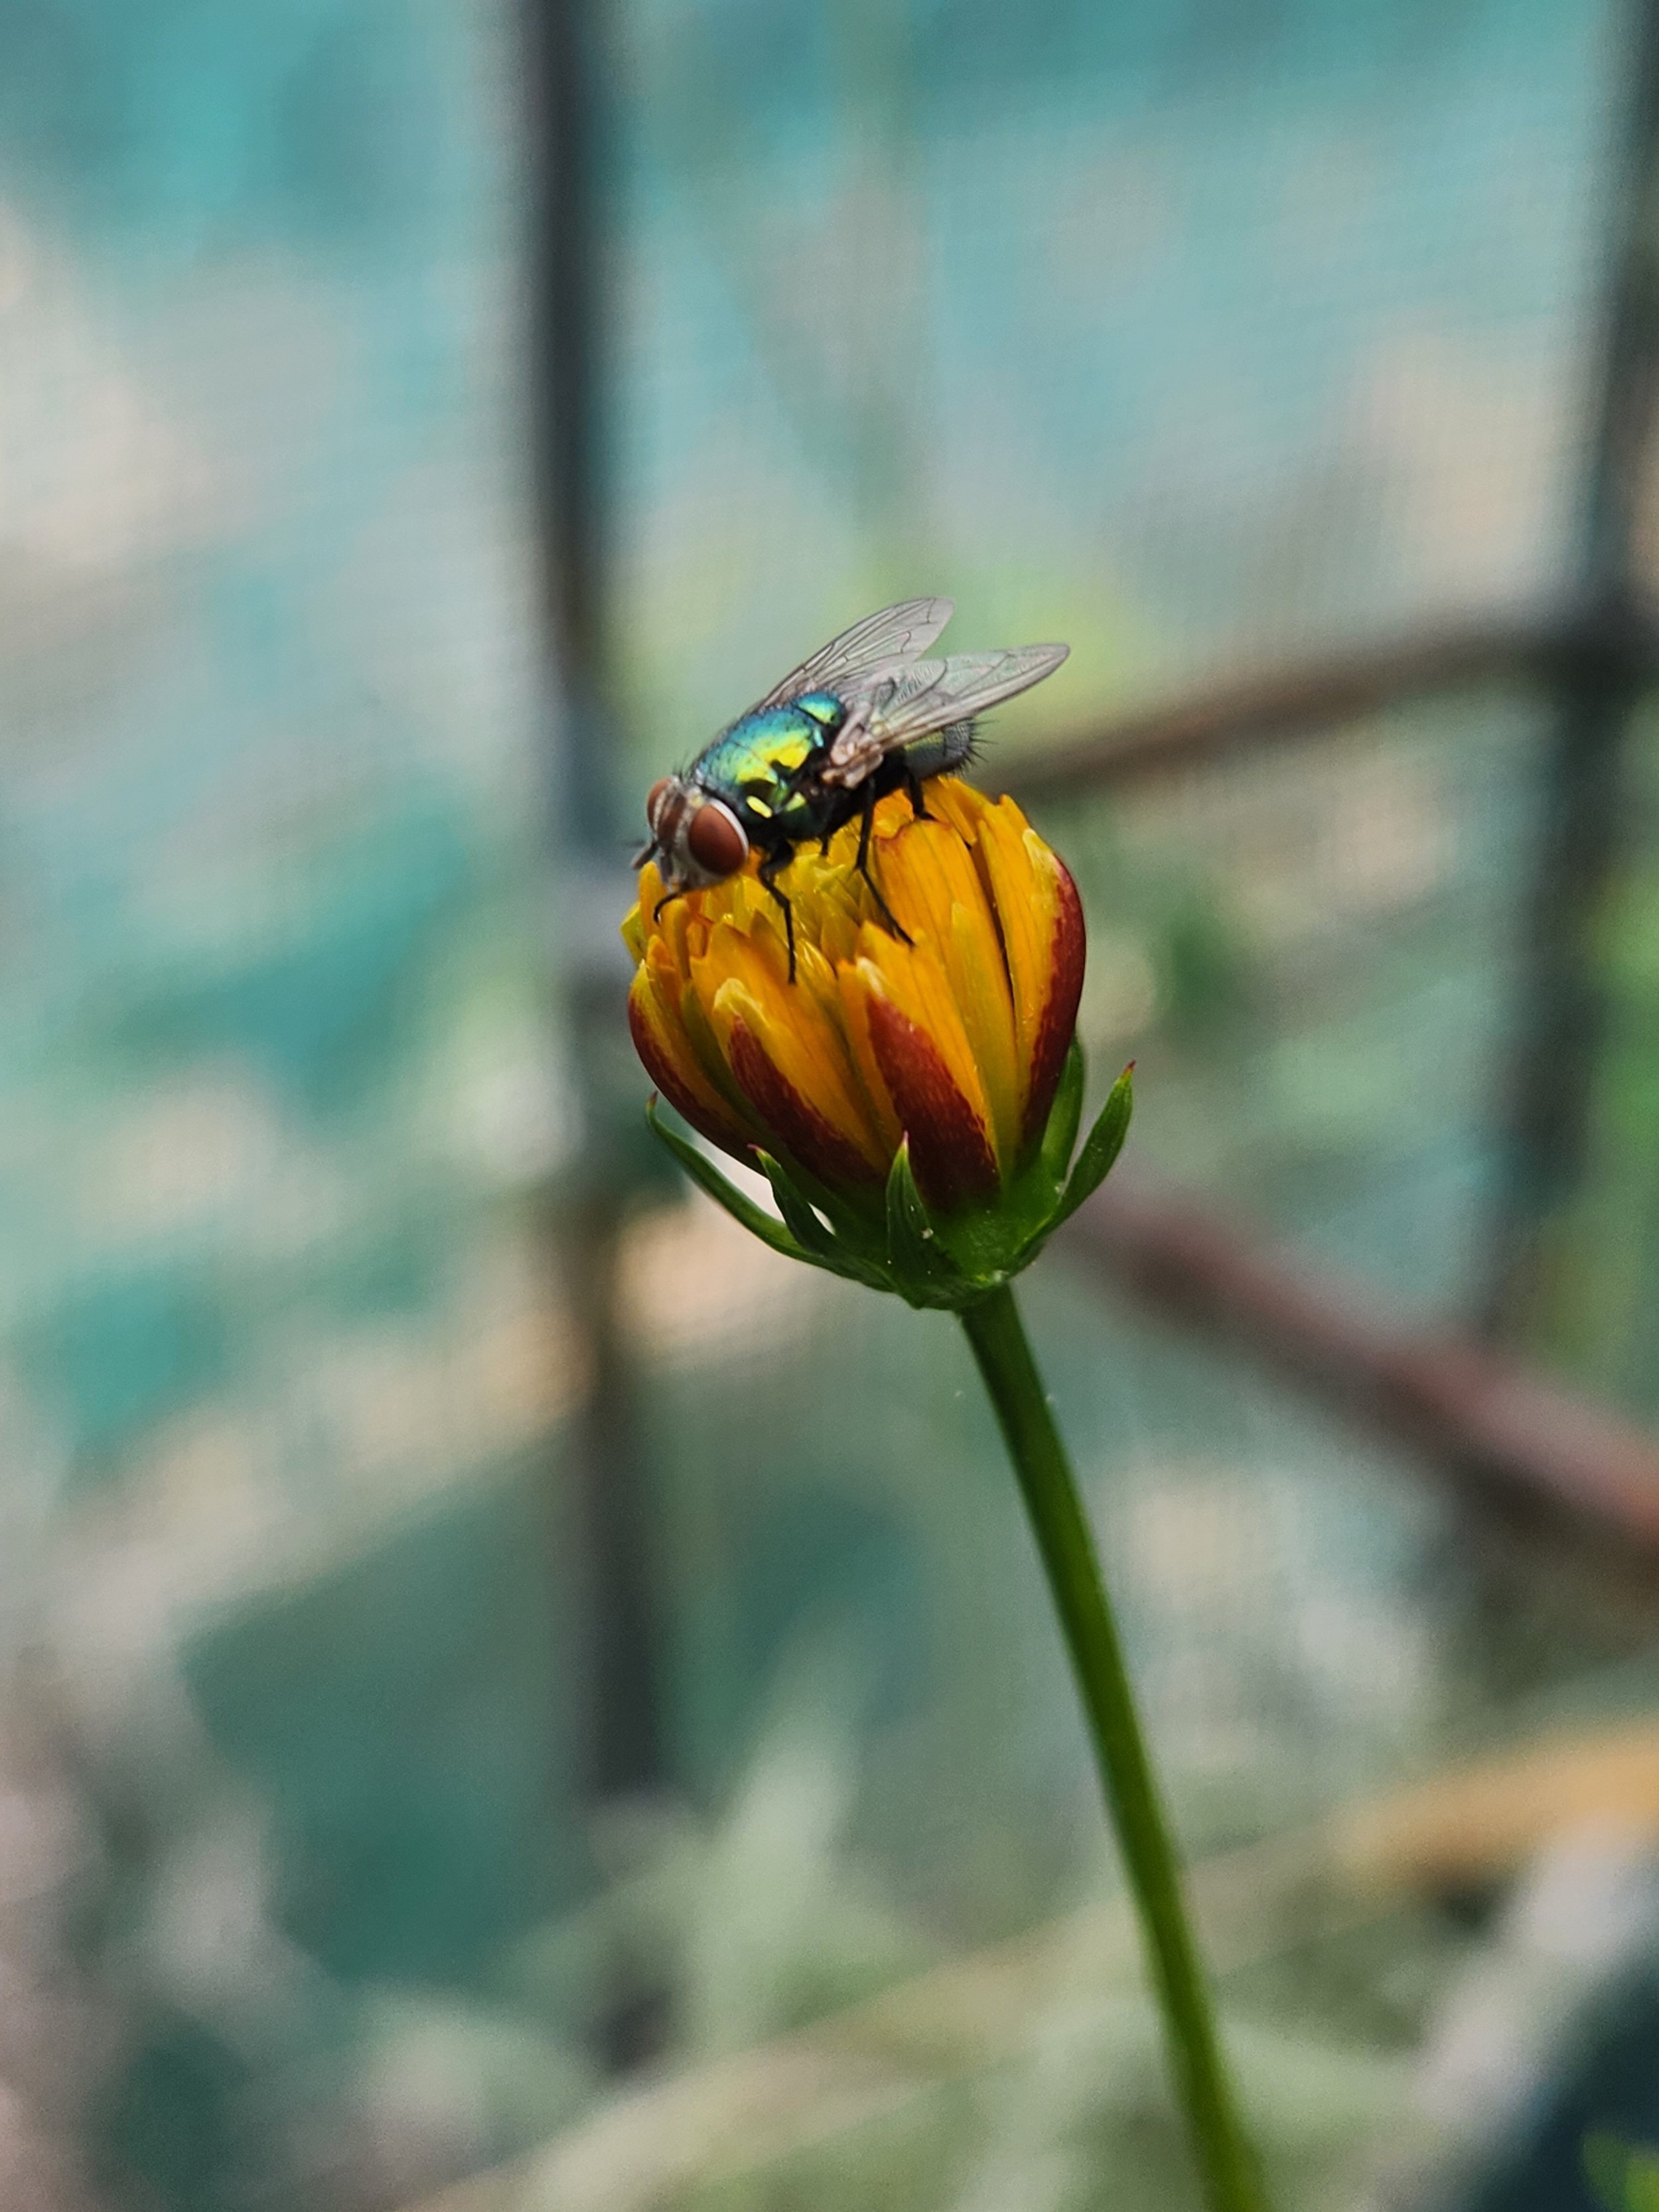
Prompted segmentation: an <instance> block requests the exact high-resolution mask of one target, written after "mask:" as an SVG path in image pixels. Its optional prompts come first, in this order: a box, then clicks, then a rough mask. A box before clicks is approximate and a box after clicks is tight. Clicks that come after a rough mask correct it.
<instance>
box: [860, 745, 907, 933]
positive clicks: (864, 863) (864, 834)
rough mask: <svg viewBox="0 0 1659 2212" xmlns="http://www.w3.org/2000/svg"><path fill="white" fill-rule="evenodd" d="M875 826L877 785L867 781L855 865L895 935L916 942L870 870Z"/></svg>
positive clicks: (878, 910) (884, 919)
mask: <svg viewBox="0 0 1659 2212" xmlns="http://www.w3.org/2000/svg"><path fill="white" fill-rule="evenodd" d="M875 826H876V787H875V785H874V784H873V783H866V785H865V787H864V811H863V812H862V814H861V815H860V817H859V856H858V858H857V860H854V863H853V866H854V870H855V871H856V872H857V873H858V874H860V876H862V877H863V878H864V880H865V882H866V884H869V886H870V896H871V897H872V899H874V901H875V902H876V911H877V913H878V914H879V915H880V916H881V918H882V920H883V921H884V922H885V923H886V924H887V927H889V929H890V930H891V931H892V933H893V934H894V936H895V937H896V938H898V939H901V940H902V942H903V943H904V944H906V945H911V944H914V943H915V939H914V938H912V936H911V934H910V933H909V931H908V929H906V928H905V927H904V925H903V923H902V921H900V920H899V918H898V916H897V915H896V914H895V913H894V912H893V909H892V908H891V907H890V906H889V905H888V903H887V902H886V900H885V899H884V897H883V896H882V895H881V885H880V884H878V882H877V881H876V879H875V878H874V877H873V876H872V874H871V872H870V833H871V831H872V829H874V828H875Z"/></svg>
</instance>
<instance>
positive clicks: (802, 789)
mask: <svg viewBox="0 0 1659 2212" xmlns="http://www.w3.org/2000/svg"><path fill="white" fill-rule="evenodd" d="M843 719H844V715H843V710H842V706H841V702H840V701H839V700H836V699H832V698H831V697H829V695H828V694H827V693H825V694H812V695H811V696H808V697H807V698H805V699H795V700H791V701H790V702H789V703H788V704H787V706H781V707H767V708H762V709H761V710H760V711H759V712H758V713H757V714H745V715H744V718H743V720H741V721H740V722H734V723H733V724H732V727H731V728H730V729H729V730H726V731H723V732H721V734H720V736H719V737H718V738H715V740H714V744H712V745H710V746H709V747H708V750H707V751H706V752H704V753H702V755H701V756H700V757H698V759H697V761H696V763H695V765H694V766H693V768H692V769H691V772H690V779H689V781H690V782H691V783H693V784H694V785H696V787H698V788H700V789H701V790H702V791H704V792H706V793H708V794H709V796H710V797H712V798H714V799H719V800H720V801H722V802H723V803H724V804H725V805H726V806H728V807H730V808H731V810H732V813H733V814H734V815H735V816H736V817H737V818H738V821H739V822H740V823H742V824H743V827H744V833H745V834H746V835H747V836H750V838H752V839H754V840H756V841H757V842H761V843H766V842H777V841H778V840H779V839H781V838H782V837H787V836H790V835H792V834H793V833H794V832H795V831H796V830H798V829H801V828H803V827H805V825H806V824H808V823H810V822H811V818H812V802H811V779H810V778H808V779H805V781H804V780H803V777H802V774H801V771H802V770H803V769H807V768H809V767H810V765H811V763H812V762H813V761H814V760H815V759H816V758H817V757H821V756H823V754H824V753H825V752H826V750H827V748H828V746H829V741H830V738H831V737H832V736H833V734H834V732H835V731H836V729H838V728H839V727H840V726H841V723H842V720H843Z"/></svg>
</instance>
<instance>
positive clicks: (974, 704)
mask: <svg viewBox="0 0 1659 2212" xmlns="http://www.w3.org/2000/svg"><path fill="white" fill-rule="evenodd" d="M1070 651H1071V647H1069V646H1066V645H1017V646H1013V647H1010V648H1009V650H1008V651H1007V652H1006V653H952V654H951V658H950V659H948V660H912V661H909V662H907V663H906V664H905V665H902V666H901V667H897V668H891V667H890V668H884V669H878V670H875V671H872V674H871V675H870V676H869V677H868V678H866V680H865V681H864V682H863V683H862V684H857V685H854V688H853V692H852V695H851V696H850V697H848V705H849V706H852V705H857V704H859V703H860V702H862V701H867V702H868V705H869V712H870V729H871V733H872V736H873V737H875V738H877V739H878V742H879V744H880V745H881V749H882V750H883V751H884V752H890V751H891V750H893V748H894V746H895V745H907V744H911V743H912V742H913V741H914V740H915V738H926V737H931V736H932V735H933V732H934V731H935V730H943V729H945V728H947V727H948V726H949V725H950V724H951V723H952V722H966V721H969V720H971V719H972V718H973V716H974V715H975V714H983V713H984V712H985V709H986V708H987V707H997V706H1000V705H1001V703H1002V702H1003V701H1004V700H1005V699H1012V698H1013V697H1014V696H1015V695H1016V693H1018V692H1020V691H1029V690H1030V688H1031V686H1032V684H1041V683H1042V679H1043V678H1044V677H1045V676H1052V675H1053V674H1054V671H1055V669H1057V668H1058V667H1059V665H1060V662H1061V661H1062V660H1064V659H1065V658H1066V654H1067V653H1069V652H1070ZM843 696H845V695H843Z"/></svg>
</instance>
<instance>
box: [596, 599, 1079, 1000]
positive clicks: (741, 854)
mask: <svg viewBox="0 0 1659 2212" xmlns="http://www.w3.org/2000/svg"><path fill="white" fill-rule="evenodd" d="M950 619H951V601H950V600H949V599H905V600H903V601H902V603H901V604H900V605H897V606H896V607H884V608H883V609H882V611H881V612H880V613H879V614H873V615H866V617H865V618H864V620H863V621H862V622H861V623H854V626H853V628H852V629H848V630H843V631H842V634H841V635H840V636H839V637H836V638H831V640H830V641H829V644H828V645H825V646H820V647H819V648H818V650H817V652H816V653H814V654H813V655H812V657H811V659H810V660H804V661H802V663H801V665H800V666H799V668H793V669H791V670H790V671H789V673H788V675H787V676H786V677H785V678H783V679H782V681H781V683H778V684H774V685H773V687H772V689H771V690H769V692H768V693H767V695H766V696H765V697H764V698H763V699H761V700H758V701H757V702H756V704H755V705H754V706H752V707H751V708H750V709H749V711H748V713H747V714H742V715H739V716H738V720H736V721H735V722H733V723H732V725H731V726H730V727H729V728H727V729H725V730H722V731H721V732H720V735H719V737H717V738H715V739H714V743H713V744H710V745H707V746H705V747H704V749H703V750H702V752H700V753H699V754H698V756H697V757H696V760H695V761H693V762H692V763H691V765H690V768H689V769H686V770H685V771H684V773H683V774H682V775H666V776H664V777H663V778H662V780H661V781H659V782H658V783H654V784H653V786H652V787H651V790H650V793H649V794H648V795H647V799H646V802H645V818H646V822H647V826H648V828H649V829H650V832H651V835H650V837H649V839H648V840H647V843H646V844H645V846H644V848H643V849H642V850H641V852H640V853H639V854H637V855H636V857H635V863H634V865H635V867H643V866H645V863H646V862H647V860H655V861H656V863H657V866H658V870H659V873H660V875H661V877H662V881H663V896H662V897H661V899H659V901H658V911H659V913H660V911H661V910H662V908H663V907H664V906H665V905H666V904H667V902H668V901H669V900H670V899H673V898H680V897H683V896H684V894H685V893H686V892H687V891H690V890H707V889H708V886H709V885H710V884H717V883H720V882H723V881H724V880H725V878H726V877H727V876H731V875H735V874H736V872H737V871H738V869H739V868H740V867H742V866H743V865H744V862H745V861H746V860H748V858H749V855H750V853H751V852H757V853H758V854H760V855H761V863H760V868H759V871H758V873H759V877H760V880H761V882H762V883H763V884H765V886H766V888H767V890H769V892H770V893H771V895H772V896H773V898H774V899H775V900H776V902H777V903H778V905H779V906H780V907H781V908H782V909H783V926H784V933H785V937H786V939H787V943H788V947H789V980H790V981H791V982H792V983H793V981H794V980H795V922H794V915H793V911H792V909H791V907H790V903H789V901H788V899H787V897H786V896H784V894H783V892H782V891H781V890H779V888H778V878H779V877H780V876H781V874H782V872H783V871H784V870H785V869H786V868H787V866H788V865H789V863H790V862H791V860H793V859H794V857H795V854H796V852H797V851H798V850H799V848H800V847H801V846H803V845H810V844H812V843H814V842H816V843H817V847H818V848H819V850H820V851H821V852H827V851H828V849H829V840H830V839H831V838H832V837H833V836H835V834H836V831H837V830H838V829H842V828H843V827H844V826H845V825H846V824H847V823H849V822H852V821H854V820H855V819H856V821H857V822H858V823H859V850H858V858H857V860H855V861H854V864H853V865H854V867H855V868H856V869H857V870H858V872H859V873H860V875H861V876H862V877H863V878H864V880H865V882H866V884H869V886H870V893H871V896H872V898H873V899H874V901H875V902H876V908H877V911H878V913H879V914H880V915H881V918H882V920H883V921H884V922H885V923H886V925H887V927H889V929H890V930H891V931H892V932H893V933H894V934H895V936H896V937H902V938H903V939H904V940H905V942H906V943H907V944H908V942H909V939H908V936H907V935H906V933H905V932H904V930H903V929H902V928H901V927H900V926H899V923H898V921H896V918H895V917H894V915H893V914H892V911H891V909H890V908H889V906H888V904H887V902H886V900H885V899H884V897H883V896H882V895H881V888H880V886H879V884H878V883H877V882H876V879H875V878H874V877H873V876H872V874H871V872H870V836H871V831H872V827H873V825H874V822H875V814H876V802H877V801H878V799H884V798H885V797H886V795H887V793H889V792H891V791H903V792H905V793H907V794H908V798H909V801H910V810H911V812H912V813H913V814H914V815H915V817H917V818H918V819H926V817H927V799H926V797H925V795H924V793H923V788H922V787H923V786H924V785H925V784H926V783H927V780H928V779H929V777H931V776H935V775H948V774H950V773H951V771H952V770H954V769H960V768H963V767H965V766H966V764H967V763H968V761H969V758H970V757H971V756H972V753H973V749H974V717H975V714H982V713H983V712H984V711H985V709H986V708H987V707H995V706H999V705H1000V703H1001V702H1002V701H1003V700H1005V699H1012V697H1013V696H1015V694H1016V693H1017V692H1020V691H1025V690H1030V687H1031V685H1032V684H1040V683H1041V682H1042V679H1043V678H1044V677H1045V676H1051V675H1053V673H1054V670H1055V669H1056V668H1058V667H1059V665H1060V662H1061V661H1062V660H1064V659H1065V658H1066V653H1068V651H1069V650H1070V647H1066V646H1064V645H1019V646H1014V647H1010V648H1009V649H1008V650H1006V652H1002V653H952V654H951V655H950V656H949V657H948V658H946V659H938V660H927V659H923V658H922V655H924V654H925V653H927V648H928V647H929V646H930V645H932V644H933V641H934V640H935V638H937V637H938V636H939V632H940V631H941V630H942V629H944V628H945V623H948V622H949V621H950Z"/></svg>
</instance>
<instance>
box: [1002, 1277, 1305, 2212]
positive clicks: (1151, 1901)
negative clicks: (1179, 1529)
mask: <svg viewBox="0 0 1659 2212" xmlns="http://www.w3.org/2000/svg"><path fill="white" fill-rule="evenodd" d="M962 1325H963V1328H965V1329H966V1330H967V1332H968V1341H969V1344H970V1345H972V1346H973V1348H974V1357H975V1359H976V1360H977V1361H978V1362H979V1371H980V1373H981V1375H982V1376H984V1378H985V1387H986V1389H987V1390H988V1391H989V1392H990V1394H991V1402H992V1404H993V1405H994V1407H995V1408H996V1416H997V1419H998V1421H999V1423H1000V1425H1001V1429H1002V1433H1003V1436H1004V1437H1005V1438H1006V1442H1007V1445H1008V1451H1009V1455H1010V1457H1011V1458H1012V1461H1013V1462H1014V1471H1015V1473H1016V1474H1018V1477H1019V1486H1020V1488H1021V1490H1022V1491H1023V1492H1024V1497H1025V1510H1026V1511H1027V1512H1028V1513H1029V1515H1030V1521H1031V1528H1032V1530H1033V1532H1034V1534H1036V1541H1037V1549H1038V1550H1039V1551H1040V1552H1041V1553H1042V1564H1043V1567H1044V1569H1045V1570H1046V1571H1047V1573H1048V1587H1049V1589H1051V1590H1052V1592H1053V1593H1054V1605H1055V1608H1056V1610H1057V1611H1058V1613H1059V1614H1060V1626H1061V1629H1062V1630H1063V1631H1064V1633H1065V1637H1066V1645H1067V1648H1068V1649H1069V1650H1070V1652H1071V1656H1072V1666H1073V1671H1074V1672H1075V1674H1076V1676H1077V1682H1078V1687H1079V1690H1080V1691H1081V1692H1082V1695H1083V1704H1084V1709H1085V1712H1086V1713H1087V1715H1088V1719H1089V1732H1090V1734H1091V1736H1092V1737H1093V1738H1094V1746H1095V1756H1096V1759H1097V1762H1098V1764H1099V1767H1100V1777H1101V1781H1102V1783H1103V1785H1104V1788H1105V1792H1106V1803H1107V1807H1108V1809H1109V1812H1110V1814H1111V1816H1112V1825H1113V1826H1114V1827H1115V1830H1116V1832H1117V1840H1118V1844H1119V1848H1120V1849H1121V1851H1122V1853H1123V1857H1124V1862H1125V1864H1126V1865H1127V1869H1128V1875H1129V1886H1130V1887H1131V1889H1132V1890H1133V1893H1134V1900H1135V1908H1136V1910H1137V1911H1138V1912H1139V1916H1140V1925H1141V1931H1142V1934H1143V1936H1145V1938H1146V1948H1147V1952H1148V1954H1149V1958H1150V1960H1151V1964H1152V1972H1153V1976H1154V1978H1155V1981H1156V1984H1157V1987H1158V1995H1159V1997H1160V1999H1161V2001H1162V2008H1163V2014H1164V2033H1165V2035H1166V2037H1167V2039H1168V2043H1169V2048H1170V2060H1171V2063H1172V2064H1173V2066H1174V2069H1175V2073H1176V2081H1177V2082H1178V2083H1179V2086H1180V2089H1181V2093H1182V2100H1183V2102H1184V2103H1185V2106H1186V2109H1187V2118H1188V2122H1189V2124H1190V2125H1191V2128H1192V2133H1193V2141H1194V2150H1195V2152H1196V2154H1197V2158H1198V2162H1199V2166H1200V2170H1201V2172H1202V2173H1203V2178H1204V2185H1205V2191H1206V2196H1207V2197H1208V2200H1209V2203H1210V2204H1211V2206H1212V2208H1213V2212H1263V2207H1264V2204H1265V2199H1264V2198H1263V2197H1262V2194H1261V2183H1260V2181H1259V2179H1258V2177H1257V2172H1256V2165H1255V2157H1254V2156H1253V2154H1252V2153H1251V2150H1250V2147H1249V2143H1248V2142H1246V2140H1245V2136H1244V2131H1243V2126H1242V2125H1241V2124H1240V2120H1239V2117H1238V2112H1237V2106H1236V2104H1235V2102H1234V2098H1233V2090H1232V2085H1231V2082H1230V2081H1229V2080H1228V2077H1227V2069H1226V2063H1225V2059H1224V2058H1223V2057H1222V2054H1221V2045H1220V2041H1219V2039H1218V2036H1217V2033H1216V2027H1215V2016H1214V2013H1213V2011H1212V2007H1211V2002H1210V1994H1209V1990H1208V1989H1207V1988H1206V1984H1205V1981H1204V1975H1203V1971H1202V1969H1201V1968H1200V1965H1199V1960H1198V1950H1197V1947H1196V1945H1195V1944H1194V1941H1193V1933H1192V1929H1191V1928H1190V1927H1189V1926H1188V1920H1187V1911H1186V1907H1185V1905H1183V1904H1182V1896H1181V1882H1180V1877H1179V1875H1178V1873H1177V1870H1176V1854H1175V1847H1174V1844H1172V1842H1171V1840H1170V1828H1169V1822H1168V1820H1167V1819H1166V1817H1165V1815H1164V1808H1163V1805H1162V1804H1161V1802H1159V1798H1158V1784H1157V1783H1156V1781H1155V1780H1154V1779H1153V1776H1152V1762H1151V1760H1150V1759H1149V1758H1148V1757H1147V1754H1146V1741H1145V1739H1144V1737H1143V1736H1142V1735H1141V1732H1140V1722H1139V1717H1138V1716H1137V1714H1136V1711H1135V1703H1134V1692H1133V1690H1132V1689H1131V1687H1130V1685H1129V1676H1128V1672H1127V1668H1125V1666H1124V1663H1123V1652H1122V1648H1121V1645H1120V1644H1119V1642H1118V1637H1117V1629H1116V1626H1115V1623H1114V1621H1113V1619H1112V1610H1111V1606H1110V1603H1109V1600H1108V1598H1107V1595H1106V1587H1105V1584H1104V1583H1103V1581H1102V1579H1101V1573H1100V1562H1099V1560H1098V1559H1097V1557H1096V1554H1095V1547H1094V1539H1093V1538H1092V1537H1091V1534H1090V1533H1089V1524H1088V1522H1087V1521H1085V1518H1084V1515H1083V1507H1082V1504H1081V1503H1080V1501H1079V1498H1078V1492H1077V1484H1076V1481H1075V1480H1074V1479H1073V1474H1072V1469H1071V1466H1070V1463H1069V1462H1068V1461H1067V1459H1066V1447H1065V1445H1064V1444H1063V1443H1061V1442H1060V1431H1058V1430H1057V1429H1056V1428H1055V1426H1054V1416H1053V1414H1052V1413H1051V1412H1050V1410H1049V1406H1048V1395H1047V1393H1046V1392H1045V1391H1044V1389H1043V1387H1042V1376H1040V1375H1039V1374H1038V1372H1037V1369H1036V1361H1035V1360H1034V1359H1033V1358H1032V1357H1031V1347H1030V1344H1029V1343H1028V1341H1027V1340H1026V1335H1025V1330H1024V1325H1023V1324H1022V1322H1021V1321H1020V1317H1019V1309H1018V1306H1017V1305H1016V1304H1014V1295H1013V1292H1012V1291H1011V1290H1008V1289H1007V1288H1006V1287H1005V1288H1003V1289H1001V1290H999V1291H993V1292H992V1293H991V1295H990V1296H989V1297H987V1298H984V1299H982V1300H981V1302H980V1304H977V1305H974V1306H969V1308H968V1309H967V1310H965V1311H964V1312H963V1316H962Z"/></svg>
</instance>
